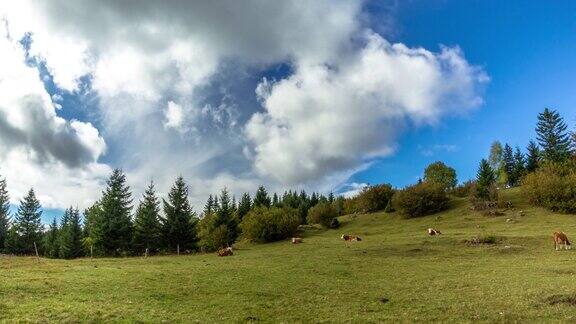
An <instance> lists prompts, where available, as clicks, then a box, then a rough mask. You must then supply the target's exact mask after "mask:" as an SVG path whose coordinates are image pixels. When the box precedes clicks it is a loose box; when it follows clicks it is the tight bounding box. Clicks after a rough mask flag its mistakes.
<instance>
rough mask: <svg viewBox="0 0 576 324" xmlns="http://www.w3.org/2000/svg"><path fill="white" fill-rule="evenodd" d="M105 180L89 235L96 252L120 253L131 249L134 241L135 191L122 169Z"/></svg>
mask: <svg viewBox="0 0 576 324" xmlns="http://www.w3.org/2000/svg"><path fill="white" fill-rule="evenodd" d="M106 183H107V188H106V190H104V192H103V193H102V198H101V199H100V201H99V203H98V204H97V207H96V208H98V209H99V210H93V211H92V213H94V215H95V217H93V219H91V221H92V222H93V223H92V224H91V227H92V228H91V229H90V231H91V233H90V236H91V238H92V244H93V246H94V249H95V252H96V253H98V254H101V255H121V254H125V253H127V252H129V251H130V245H131V244H130V243H131V241H132V219H131V216H130V212H131V210H132V199H131V196H132V195H131V193H130V187H128V185H127V184H126V176H125V175H124V173H123V172H122V170H120V169H115V170H114V171H113V172H112V175H111V176H110V178H109V179H108V181H107V182H106Z"/></svg>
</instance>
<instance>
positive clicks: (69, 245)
mask: <svg viewBox="0 0 576 324" xmlns="http://www.w3.org/2000/svg"><path fill="white" fill-rule="evenodd" d="M65 214H66V219H65V220H64V221H63V224H62V226H61V228H60V249H59V255H60V257H61V258H63V259H74V258H79V257H81V256H82V255H83V252H84V249H83V244H82V239H83V235H82V225H81V224H80V222H81V220H80V211H79V210H78V208H72V207H70V208H68V210H67V211H66V213H65Z"/></svg>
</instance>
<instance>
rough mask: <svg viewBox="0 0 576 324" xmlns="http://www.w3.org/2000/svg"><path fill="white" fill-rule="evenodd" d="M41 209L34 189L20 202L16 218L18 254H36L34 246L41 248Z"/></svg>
mask: <svg viewBox="0 0 576 324" xmlns="http://www.w3.org/2000/svg"><path fill="white" fill-rule="evenodd" d="M41 208H42V206H41V205H40V201H38V199H37V198H36V194H35V193H34V189H30V191H28V194H27V195H26V197H24V199H23V200H21V201H20V206H19V207H18V213H17V214H16V216H15V218H14V228H15V230H16V234H17V242H16V244H17V251H16V252H17V253H22V254H33V253H35V248H34V244H36V246H38V247H39V245H40V243H41V239H42V223H41V221H40V217H41V216H42V210H41Z"/></svg>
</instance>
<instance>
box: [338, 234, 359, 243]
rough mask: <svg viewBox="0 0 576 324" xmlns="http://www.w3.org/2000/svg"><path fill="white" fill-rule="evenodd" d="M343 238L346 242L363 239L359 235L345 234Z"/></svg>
mask: <svg viewBox="0 0 576 324" xmlns="http://www.w3.org/2000/svg"><path fill="white" fill-rule="evenodd" d="M342 239H343V240H344V241H346V242H360V241H362V238H361V237H360V236H357V235H347V234H343V235H342Z"/></svg>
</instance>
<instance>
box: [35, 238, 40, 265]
mask: <svg viewBox="0 0 576 324" xmlns="http://www.w3.org/2000/svg"><path fill="white" fill-rule="evenodd" d="M34 250H35V251H36V259H37V260H38V262H40V255H39V254H38V247H37V246H36V242H34Z"/></svg>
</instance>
